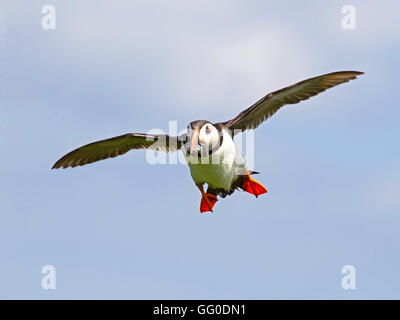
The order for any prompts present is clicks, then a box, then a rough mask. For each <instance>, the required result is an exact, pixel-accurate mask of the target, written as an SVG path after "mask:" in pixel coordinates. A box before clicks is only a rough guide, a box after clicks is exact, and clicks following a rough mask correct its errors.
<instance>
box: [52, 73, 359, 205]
mask: <svg viewBox="0 0 400 320" xmlns="http://www.w3.org/2000/svg"><path fill="white" fill-rule="evenodd" d="M362 74H364V72H360V71H338V72H332V73H327V74H323V75H320V76H317V77H313V78H309V79H306V80H303V81H301V82H298V83H295V84H293V85H291V86H288V87H285V88H283V89H280V90H277V91H274V92H271V93H268V94H267V95H266V96H264V97H263V98H261V99H260V100H258V101H257V102H256V103H254V104H253V105H251V106H250V107H249V108H247V109H245V110H244V111H242V112H240V113H239V114H238V115H237V116H236V117H234V118H232V119H231V120H228V121H224V122H217V123H212V122H210V121H208V120H196V121H192V122H190V123H189V124H188V126H187V130H186V131H185V133H183V134H182V135H180V136H169V135H166V134H158V135H155V134H144V133H127V134H123V135H120V136H117V137H113V138H110V139H105V140H100V141H96V142H93V143H89V144H87V145H84V146H82V147H80V148H77V149H75V150H73V151H71V152H69V153H68V154H66V155H65V156H63V157H62V158H60V159H59V160H58V161H57V162H56V163H55V164H54V165H53V167H52V169H58V168H63V169H65V168H68V167H72V168H73V167H77V166H84V165H86V164H89V163H93V162H96V161H99V160H103V159H107V158H114V157H116V156H119V155H123V154H125V153H127V152H128V151H130V150H133V149H150V150H156V151H165V152H176V151H182V152H183V155H184V158H185V159H186V162H187V164H188V166H189V168H190V173H191V177H192V179H193V181H194V183H195V185H196V186H197V188H198V189H199V190H200V193H201V200H200V212H201V213H206V212H213V209H214V206H215V203H216V202H217V201H218V197H220V198H225V197H226V196H229V195H231V194H232V193H233V192H235V191H236V190H243V191H246V192H248V193H250V194H252V195H254V196H255V197H259V196H260V195H262V194H265V193H267V192H268V191H267V188H266V187H264V186H263V185H262V184H261V183H260V182H258V181H257V180H255V179H254V178H253V177H252V175H254V174H258V173H259V172H256V171H251V170H249V169H248V167H247V165H246V161H245V159H244V156H243V155H242V154H241V152H240V150H239V148H238V147H237V146H236V144H235V143H234V140H233V138H234V136H235V135H236V134H238V133H240V132H243V131H245V130H251V129H256V128H257V127H258V126H259V125H260V124H261V123H262V122H264V121H265V120H267V119H268V118H270V117H271V116H272V115H273V114H275V113H276V112H277V111H278V110H279V109H280V108H281V107H283V106H285V105H290V104H296V103H299V102H300V101H303V100H307V99H309V98H310V97H312V96H315V95H317V94H319V93H321V92H323V91H325V90H326V89H329V88H331V87H334V86H337V85H339V84H342V83H345V82H348V81H350V80H353V79H356V78H357V76H359V75H362ZM204 185H207V191H204Z"/></svg>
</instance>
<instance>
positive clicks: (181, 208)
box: [0, 0, 400, 299]
mask: <svg viewBox="0 0 400 320" xmlns="http://www.w3.org/2000/svg"><path fill="white" fill-rule="evenodd" d="M0 4H1V5H0V150H1V151H0V152H1V157H0V219H1V223H0V252H1V264H0V298H2V299H399V298H400V276H399V273H398V270H399V269H400V255H399V252H400V197H399V196H398V194H397V192H398V191H399V190H400V148H399V142H398V141H399V137H400V126H399V118H400V108H399V105H398V101H399V98H400V93H399V90H398V75H397V71H398V63H399V62H398V59H399V58H398V57H399V56H400V41H399V39H400V26H399V25H398V23H397V20H398V12H399V10H400V4H399V2H398V1H394V0H393V1H380V2H377V1H372V0H363V1H361V0H353V1H349V2H348V1H329V2H328V1H324V2H322V1H316V0H314V1H311V0H305V1H301V2H300V1H297V2H294V1H288V0H280V1H244V0H243V1H239V0H236V1H227V0H226V1H225V0H219V1H211V0H206V1H201V2H189V1H183V0H182V1H178V0H173V1H161V0H160V1H122V0H116V1H104V0H103V1H102V0H100V1H91V0H88V1H77V0H69V1H61V0H58V1H57V0H40V1H38V0H30V1H27V0H25V1H23V0H13V1H7V0H1V1H0ZM349 4H350V5H353V6H354V8H355V10H356V11H355V13H356V25H355V29H344V28H343V27H342V19H343V17H344V14H343V13H342V8H343V6H344V5H349ZM44 5H52V6H54V8H55V10H56V28H55V29H48V30H46V29H44V28H43V27H42V18H43V17H44V14H42V13H41V12H42V7H43V6H44ZM340 70H359V71H363V72H365V75H363V76H361V77H359V79H357V80H355V81H352V82H350V83H346V84H343V85H341V86H338V87H336V88H333V89H330V90H328V91H326V92H324V93H322V94H320V95H318V96H317V97H313V98H312V99H310V100H307V101H304V102H301V103H300V104H296V105H292V106H287V107H284V108H282V109H281V110H280V111H279V112H278V113H277V114H275V115H274V116H273V117H271V118H270V119H268V121H266V122H265V123H264V124H262V125H261V126H260V127H259V128H258V129H257V130H255V132H254V136H255V163H254V169H255V170H257V171H259V172H260V174H259V175H258V176H257V180H259V181H260V182H261V183H262V184H264V185H265V186H266V187H267V188H268V190H269V193H268V194H267V195H263V196H261V197H259V198H258V199H255V198H254V197H252V196H251V195H249V194H248V193H245V192H235V193H234V194H233V195H232V196H230V197H228V198H225V199H222V200H221V201H218V202H217V204H216V206H215V210H214V212H213V213H211V214H201V213H200V212H199V204H200V193H199V191H198V189H197V188H196V187H195V185H194V183H193V181H192V179H191V177H190V173H189V169H188V167H187V166H185V165H182V164H175V165H172V164H170V165H168V164H165V165H151V164H149V163H147V162H146V152H145V151H137V150H135V151H131V152H129V153H128V154H126V155H124V156H121V157H117V158H114V159H109V160H106V161H100V162H97V163H94V164H91V165H88V166H84V167H79V168H74V169H66V170H57V171H55V170H51V169H50V168H51V166H52V165H53V164H54V162H55V161H56V160H58V158H60V157H61V156H63V155H64V154H65V153H67V152H69V151H71V150H73V149H74V148H76V147H79V146H81V145H83V144H86V143H89V142H93V141H96V140H100V139H104V138H109V137H113V136H116V135H120V134H123V133H127V132H147V131H148V130H150V129H155V128H157V129H162V130H164V131H166V132H167V131H168V125H169V121H178V128H179V130H181V129H184V128H186V126H187V124H188V123H189V122H190V121H193V120H197V119H207V120H210V121H212V122H218V121H225V120H228V119H230V118H232V117H233V116H235V115H236V114H237V113H239V112H240V111H242V110H243V109H244V108H246V107H248V106H250V105H251V104H253V103H254V102H255V101H257V100H258V99H260V98H261V97H262V96H264V95H266V94H267V93H268V92H270V91H273V90H277V89H280V88H282V87H285V86H288V85H291V84H293V83H295V82H298V81H301V80H304V79H306V78H309V77H313V76H317V75H320V74H324V73H328V72H333V71H340ZM46 265H51V266H54V268H55V270H56V288H55V289H48V290H45V289H44V288H43V287H42V280H43V277H45V274H43V273H42V272H41V270H42V268H43V266H46ZM346 265H350V266H353V267H354V270H355V278H354V279H355V289H348V290H345V289H344V288H343V287H342V280H343V277H345V274H342V272H341V270H342V268H343V266H346Z"/></svg>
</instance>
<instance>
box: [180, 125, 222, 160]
mask: <svg viewBox="0 0 400 320" xmlns="http://www.w3.org/2000/svg"><path fill="white" fill-rule="evenodd" d="M188 137H189V143H188V151H189V152H190V154H196V153H198V152H199V151H200V152H201V153H203V152H207V153H208V151H210V150H211V149H213V148H214V147H215V146H217V145H218V144H219V142H220V132H219V130H218V129H217V128H216V127H215V126H214V125H213V124H212V123H211V122H209V121H206V120H197V121H193V122H191V123H189V125H188Z"/></svg>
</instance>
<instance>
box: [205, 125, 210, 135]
mask: <svg viewBox="0 0 400 320" xmlns="http://www.w3.org/2000/svg"><path fill="white" fill-rule="evenodd" d="M210 132H211V130H210V128H209V127H208V126H207V127H206V134H210Z"/></svg>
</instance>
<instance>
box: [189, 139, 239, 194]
mask: <svg viewBox="0 0 400 320" xmlns="http://www.w3.org/2000/svg"><path fill="white" fill-rule="evenodd" d="M224 138H225V137H224ZM226 139H227V140H228V139H230V141H226V140H225V141H224V143H223V144H222V146H221V147H220V149H219V150H217V151H216V152H215V154H214V158H213V159H214V161H212V162H211V163H209V160H210V157H206V158H199V159H197V160H198V161H197V163H196V161H195V159H193V158H192V157H191V156H188V155H187V154H185V152H184V155H185V158H186V160H187V162H188V165H189V168H190V173H191V175H192V178H193V180H194V182H195V183H196V184H204V183H207V184H208V185H209V186H210V187H211V188H215V189H224V190H230V188H231V185H232V183H233V182H234V181H235V180H236V179H237V176H238V175H244V174H246V173H247V166H246V161H245V159H244V158H243V156H242V154H241V153H240V151H239V150H238V149H237V147H236V145H235V144H234V142H233V140H232V139H231V137H230V136H229V137H227V138H226ZM215 159H217V161H215Z"/></svg>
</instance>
